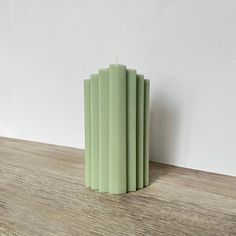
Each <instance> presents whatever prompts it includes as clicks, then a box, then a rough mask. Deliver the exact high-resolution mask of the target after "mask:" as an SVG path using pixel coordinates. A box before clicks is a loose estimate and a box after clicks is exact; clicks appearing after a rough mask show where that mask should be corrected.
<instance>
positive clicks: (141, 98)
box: [137, 75, 144, 188]
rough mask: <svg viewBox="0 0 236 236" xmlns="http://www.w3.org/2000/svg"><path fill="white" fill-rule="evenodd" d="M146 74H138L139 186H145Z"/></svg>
mask: <svg viewBox="0 0 236 236" xmlns="http://www.w3.org/2000/svg"><path fill="white" fill-rule="evenodd" d="M143 128H144V76H143V75H137V188H143V144H144V143H143Z"/></svg>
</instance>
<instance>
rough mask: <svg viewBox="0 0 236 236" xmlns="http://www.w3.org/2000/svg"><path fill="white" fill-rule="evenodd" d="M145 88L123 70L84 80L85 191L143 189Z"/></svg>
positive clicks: (141, 79) (146, 121)
mask: <svg viewBox="0 0 236 236" xmlns="http://www.w3.org/2000/svg"><path fill="white" fill-rule="evenodd" d="M89 82H90V83H89ZM87 84H88V85H87ZM86 85H87V86H86ZM149 87H150V82H149V81H148V80H145V79H144V76H143V75H140V74H137V73H136V70H132V69H126V66H124V65H110V66H109V68H108V69H101V70H99V72H98V74H93V75H91V79H90V80H85V90H84V93H85V96H84V98H85V101H84V102H85V103H84V104H85V146H86V148H90V150H86V153H85V158H86V162H85V164H86V173H85V176H86V186H88V187H91V188H92V189H97V190H98V191H100V192H109V193H112V194H121V193H127V192H130V191H136V190H137V189H140V188H143V187H144V186H147V185H148V184H149V166H148V162H149V95H150V93H149ZM88 100H90V101H88ZM89 111H90V112H89ZM87 119H88V120H87ZM89 120H90V121H89ZM89 122H90V126H89ZM89 138H90V140H89ZM89 175H90V183H91V184H90V185H89V184H88V180H89V177H88V176H89Z"/></svg>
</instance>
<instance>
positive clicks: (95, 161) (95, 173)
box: [90, 74, 99, 189]
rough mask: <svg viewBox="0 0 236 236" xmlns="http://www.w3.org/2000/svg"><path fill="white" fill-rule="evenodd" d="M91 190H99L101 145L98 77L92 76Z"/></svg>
mask: <svg viewBox="0 0 236 236" xmlns="http://www.w3.org/2000/svg"><path fill="white" fill-rule="evenodd" d="M90 78H91V80H90V104H91V188H92V189H98V188H99V166H98V165H99V156H98V155H99V153H98V151H99V144H98V75H97V74H93V75H91V77H90Z"/></svg>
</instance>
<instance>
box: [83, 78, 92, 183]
mask: <svg viewBox="0 0 236 236" xmlns="http://www.w3.org/2000/svg"><path fill="white" fill-rule="evenodd" d="M90 125H91V123H90V80H89V79H86V80H84V126H85V186H86V187H91V133H90V132H91V127H90Z"/></svg>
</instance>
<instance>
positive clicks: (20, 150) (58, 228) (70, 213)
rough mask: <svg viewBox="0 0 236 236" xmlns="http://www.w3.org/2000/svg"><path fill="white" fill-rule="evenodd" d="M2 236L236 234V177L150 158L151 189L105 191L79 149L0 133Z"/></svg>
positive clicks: (220, 235) (204, 235) (0, 211)
mask: <svg viewBox="0 0 236 236" xmlns="http://www.w3.org/2000/svg"><path fill="white" fill-rule="evenodd" d="M222 158H223V157H222ZM0 235H3V236H6V235H30V236H34V235H43V236H46V235H82V236H84V235H109V236H110V235H122V236H125V235H165V236H166V235H201V236H207V235H212V236H213V235H214V236H215V235H219V236H225V235H236V178H235V177H230V176H224V175H219V174H212V173H206V172H202V171H196V170H190V169H184V168H179V167H173V166H169V165H163V164H157V163H152V162H151V163H150V186H149V187H146V188H144V189H141V190H139V191H137V192H132V193H128V194H122V195H118V196H117V195H109V194H106V193H98V192H95V191H91V190H89V189H86V188H85V187H84V151H82V150H79V149H75V148H68V147H61V146H56V145H49V144H42V143H37V142H29V141H21V140H16V139H8V138H0Z"/></svg>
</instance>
